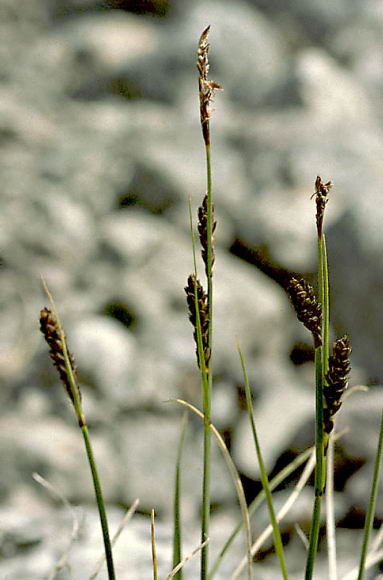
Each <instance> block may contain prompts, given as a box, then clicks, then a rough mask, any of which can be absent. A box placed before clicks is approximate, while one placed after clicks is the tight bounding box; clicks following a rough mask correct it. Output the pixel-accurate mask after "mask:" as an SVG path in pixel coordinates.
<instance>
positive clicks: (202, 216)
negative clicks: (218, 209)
mask: <svg viewBox="0 0 383 580" xmlns="http://www.w3.org/2000/svg"><path fill="white" fill-rule="evenodd" d="M212 219H213V227H212V236H213V235H214V232H215V228H216V227H217V222H216V221H215V220H214V206H212ZM207 223H208V195H207V194H206V195H205V197H204V198H203V201H202V205H201V206H200V207H199V208H198V232H199V239H200V242H201V248H202V250H201V255H202V259H203V261H204V264H205V272H206V276H208V266H207V265H208V258H207V256H208V252H207V249H208V227H207ZM211 259H212V263H211V265H212V267H213V264H214V259H215V256H214V237H213V239H212V257H211Z"/></svg>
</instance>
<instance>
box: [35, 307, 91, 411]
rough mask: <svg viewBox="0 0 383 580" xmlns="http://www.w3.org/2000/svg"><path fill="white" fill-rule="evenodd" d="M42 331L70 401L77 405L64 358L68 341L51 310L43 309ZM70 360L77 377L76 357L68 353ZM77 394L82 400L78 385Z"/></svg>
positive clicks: (41, 315) (41, 316)
mask: <svg viewBox="0 0 383 580" xmlns="http://www.w3.org/2000/svg"><path fill="white" fill-rule="evenodd" d="M40 330H41V332H42V333H43V335H44V338H45V340H46V342H47V343H48V346H49V356H50V357H51V359H52V361H53V364H54V366H55V367H56V368H57V371H58V373H59V375H60V379H61V381H62V382H63V384H64V386H65V390H66V392H67V393H68V396H69V398H70V400H71V401H72V403H73V405H75V401H74V394H73V391H72V386H71V382H70V379H69V377H68V370H67V368H66V365H65V356H64V341H65V347H66V339H65V335H64V333H63V331H62V330H61V329H60V326H59V324H58V321H57V319H56V317H55V315H54V314H53V312H52V311H51V310H49V308H43V309H42V310H41V312H40ZM66 350H67V353H68V358H69V361H70V365H71V367H72V371H73V376H74V377H76V365H75V361H74V357H73V355H72V354H70V352H69V351H68V348H66ZM76 388H77V393H78V396H79V399H81V393H80V390H79V388H78V385H77V384H76Z"/></svg>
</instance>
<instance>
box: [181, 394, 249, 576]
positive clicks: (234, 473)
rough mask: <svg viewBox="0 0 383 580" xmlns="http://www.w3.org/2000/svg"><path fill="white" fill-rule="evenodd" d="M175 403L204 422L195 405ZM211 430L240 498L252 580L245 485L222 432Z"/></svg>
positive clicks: (214, 428)
mask: <svg viewBox="0 0 383 580" xmlns="http://www.w3.org/2000/svg"><path fill="white" fill-rule="evenodd" d="M174 402H175V403H179V404H180V405H183V406H184V407H187V408H188V409H190V410H191V411H193V413H195V414H196V415H198V417H200V418H201V419H202V420H204V414H203V413H201V411H199V410H198V409H197V408H196V407H194V406H193V405H191V404H190V403H188V402H186V401H183V400H182V399H175V400H174ZM209 428H210V430H211V432H212V434H213V435H214V437H215V438H216V441H217V443H218V446H219V448H220V450H221V452H222V455H223V457H224V459H225V462H226V465H227V467H228V469H229V472H230V475H231V478H232V480H233V484H234V487H235V490H236V492H237V496H238V501H239V505H240V508H241V512H242V518H243V525H244V527H245V536H246V557H245V565H246V563H247V565H248V569H249V570H250V572H249V574H248V578H249V579H250V578H251V565H252V558H251V543H252V539H251V527H250V517H249V510H248V508H247V504H246V497H245V492H244V491H243V485H242V482H241V478H240V477H239V474H238V470H237V468H236V466H235V464H234V461H233V460H232V458H231V455H230V452H229V450H228V449H227V447H226V444H225V441H224V440H223V438H222V435H221V434H220V432H219V431H218V429H216V427H214V425H213V423H210V427H209Z"/></svg>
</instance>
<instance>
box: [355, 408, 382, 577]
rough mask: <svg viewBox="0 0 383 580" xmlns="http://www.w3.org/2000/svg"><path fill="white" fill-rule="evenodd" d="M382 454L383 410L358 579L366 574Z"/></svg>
mask: <svg viewBox="0 0 383 580" xmlns="http://www.w3.org/2000/svg"><path fill="white" fill-rule="evenodd" d="M382 455H383V412H382V417H381V420H380V432H379V441H378V448H377V451H376V455H375V464H374V475H373V478H372V484H371V493H370V501H369V505H368V511H367V514H366V521H365V523H364V535H363V544H362V551H361V554H360V562H359V572H358V580H363V579H364V576H365V565H366V558H367V551H368V543H369V539H370V534H371V529H372V524H373V521H374V515H375V505H376V498H377V494H378V483H379V474H380V469H381V465H382Z"/></svg>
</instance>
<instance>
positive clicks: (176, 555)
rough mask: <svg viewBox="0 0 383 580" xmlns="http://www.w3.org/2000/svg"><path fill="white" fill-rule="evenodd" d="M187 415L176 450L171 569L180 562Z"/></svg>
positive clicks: (179, 579) (182, 423) (179, 575)
mask: <svg viewBox="0 0 383 580" xmlns="http://www.w3.org/2000/svg"><path fill="white" fill-rule="evenodd" d="M187 420H188V414H187V412H186V411H185V413H184V414H183V416H182V421H181V434H180V440H179V443H178V450H177V462H176V476H175V489H174V508H173V512H174V523H173V568H176V566H177V565H178V564H179V562H181V560H182V525H181V461H182V454H183V448H184V442H185V434H186V426H187ZM173 577H174V578H175V579H176V580H182V568H180V570H179V572H177V573H176V574H174V575H173Z"/></svg>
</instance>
